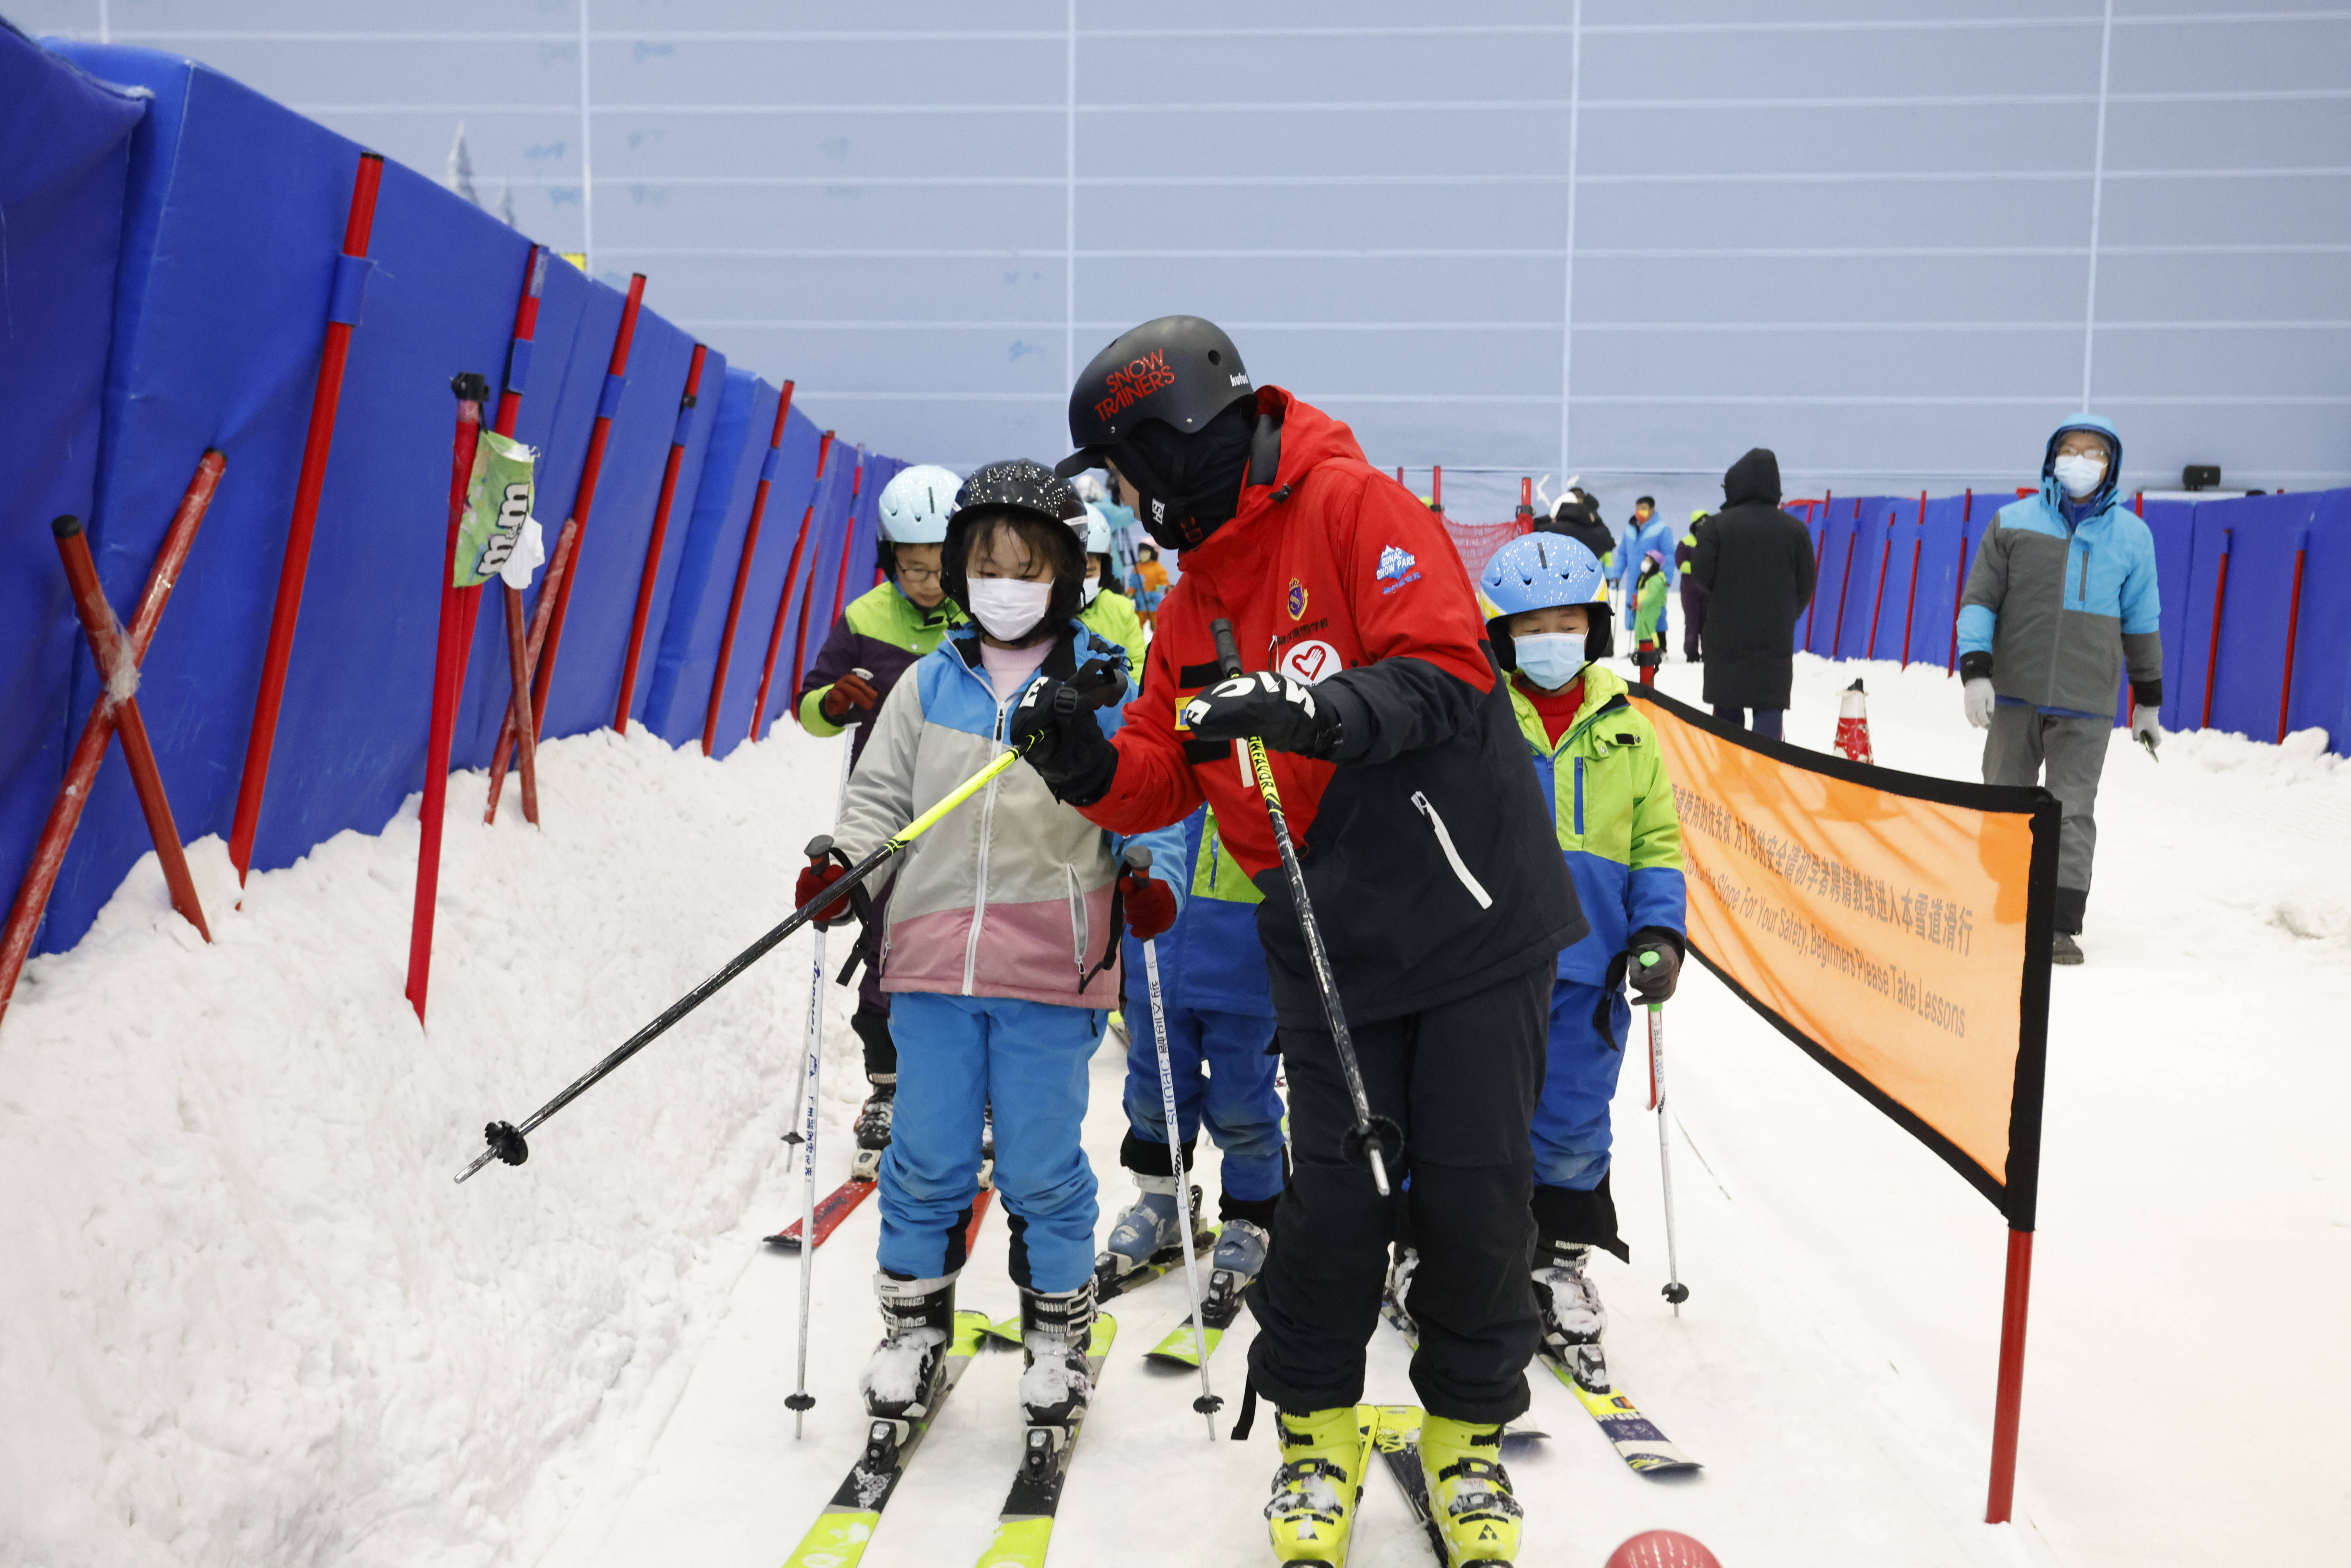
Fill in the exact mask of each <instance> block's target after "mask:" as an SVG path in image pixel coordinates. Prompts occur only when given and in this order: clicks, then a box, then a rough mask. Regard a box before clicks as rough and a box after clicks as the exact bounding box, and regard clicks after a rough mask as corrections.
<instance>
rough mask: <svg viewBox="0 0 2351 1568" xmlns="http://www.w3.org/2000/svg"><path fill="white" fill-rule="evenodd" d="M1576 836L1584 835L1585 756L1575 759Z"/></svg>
mask: <svg viewBox="0 0 2351 1568" xmlns="http://www.w3.org/2000/svg"><path fill="white" fill-rule="evenodd" d="M1575 836H1576V837H1577V838H1579V839H1580V838H1582V837H1583V758H1581V757H1579V758H1576V759H1575Z"/></svg>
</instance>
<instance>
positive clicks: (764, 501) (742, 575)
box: [702, 382, 792, 757]
mask: <svg viewBox="0 0 2351 1568" xmlns="http://www.w3.org/2000/svg"><path fill="white" fill-rule="evenodd" d="M791 413H792V383H791V382H785V383H784V391H783V395H782V396H781V397H779V398H778V399H777V400H776V430H775V434H772V435H770V436H768V455H767V459H766V461H765V462H763V463H762V464H761V465H760V467H759V487H758V490H757V491H755V492H754V493H753V494H752V497H751V520H750V521H749V522H748V523H747V524H745V525H744V528H743V557H742V559H740V560H738V561H737V562H736V565H735V591H734V592H733V593H732V594H730V595H728V596H727V600H726V631H724V632H720V633H719V634H718V667H717V668H716V670H713V671H712V672H711V673H710V706H708V707H706V708H705V709H704V710H703V714H702V755H703V756H705V757H707V756H709V755H710V748H711V747H713V746H716V744H717V742H718V705H719V704H720V703H722V702H724V701H725V700H726V666H727V665H728V664H732V663H733V662H734V659H735V631H736V628H737V627H738V626H740V625H741V624H742V622H743V591H744V590H745V589H746V588H747V587H748V586H750V582H751V557H752V555H753V553H754V552H756V551H757V550H758V548H759V520H760V519H761V518H762V517H766V516H767V515H768V486H770V485H772V484H773V483H774V482H775V478H776V469H777V467H778V465H781V464H782V462H783V458H784V422H785V421H786V420H788V419H789V418H790V417H791Z"/></svg>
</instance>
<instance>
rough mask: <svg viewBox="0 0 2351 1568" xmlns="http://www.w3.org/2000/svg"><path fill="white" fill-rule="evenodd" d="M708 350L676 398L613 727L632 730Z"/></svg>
mask: <svg viewBox="0 0 2351 1568" xmlns="http://www.w3.org/2000/svg"><path fill="white" fill-rule="evenodd" d="M708 352H709V350H706V349H705V348H704V347H703V346H702V345H701V344H700V343H696V344H695V346H694V357H693V358H692V359H691V360H688V361H686V366H685V391H684V393H683V394H681V395H680V396H679V398H678V400H677V428H676V429H675V430H674V431H673V432H672V433H671V434H670V438H669V461H668V463H666V464H665V465H663V468H662V482H661V495H660V497H658V498H657V499H655V500H654V502H653V534H652V537H650V538H647V539H646V540H645V570H643V573H641V574H640V575H639V576H638V578H637V610H636V613H635V614H634V615H632V617H630V619H629V651H628V652H627V653H624V654H622V658H621V700H620V703H619V705H618V706H615V707H614V709H613V710H612V727H613V728H614V729H616V730H618V731H619V732H620V733H622V735H626V734H628V732H629V701H630V699H631V698H632V697H633V696H634V695H636V690H637V660H638V658H639V657H640V656H641V655H642V654H643V652H644V647H645V623H646V622H648V621H649V620H651V619H652V616H653V584H654V583H656V582H658V581H659V580H661V558H662V541H663V540H664V538H667V537H668V535H669V513H670V507H672V506H673V505H674V504H675V503H676V500H677V476H678V471H679V470H680V469H681V468H683V467H684V465H685V444H686V443H687V442H688V441H689V440H691V439H692V438H693V435H694V405H695V400H696V398H697V396H698V395H699V394H700V392H701V391H702V361H703V358H704V356H705V354H707V353H708Z"/></svg>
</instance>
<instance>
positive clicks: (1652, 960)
mask: <svg viewBox="0 0 2351 1568" xmlns="http://www.w3.org/2000/svg"><path fill="white" fill-rule="evenodd" d="M1656 966H1657V950H1656V948H1654V947H1652V948H1649V949H1648V950H1647V951H1646V952H1644V953H1643V954H1642V955H1641V967H1643V968H1644V969H1654V968H1656Z"/></svg>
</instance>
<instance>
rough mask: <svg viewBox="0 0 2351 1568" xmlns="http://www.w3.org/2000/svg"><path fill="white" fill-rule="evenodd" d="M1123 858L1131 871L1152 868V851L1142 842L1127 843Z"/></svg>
mask: <svg viewBox="0 0 2351 1568" xmlns="http://www.w3.org/2000/svg"><path fill="white" fill-rule="evenodd" d="M1123 858H1124V860H1125V862H1126V867H1127V869H1128V870H1129V871H1149V870H1150V869H1151V852H1150V851H1149V850H1148V849H1145V848H1144V846H1143V845H1141V844H1129V845H1127V846H1126V854H1125V855H1124V857H1123Z"/></svg>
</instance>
